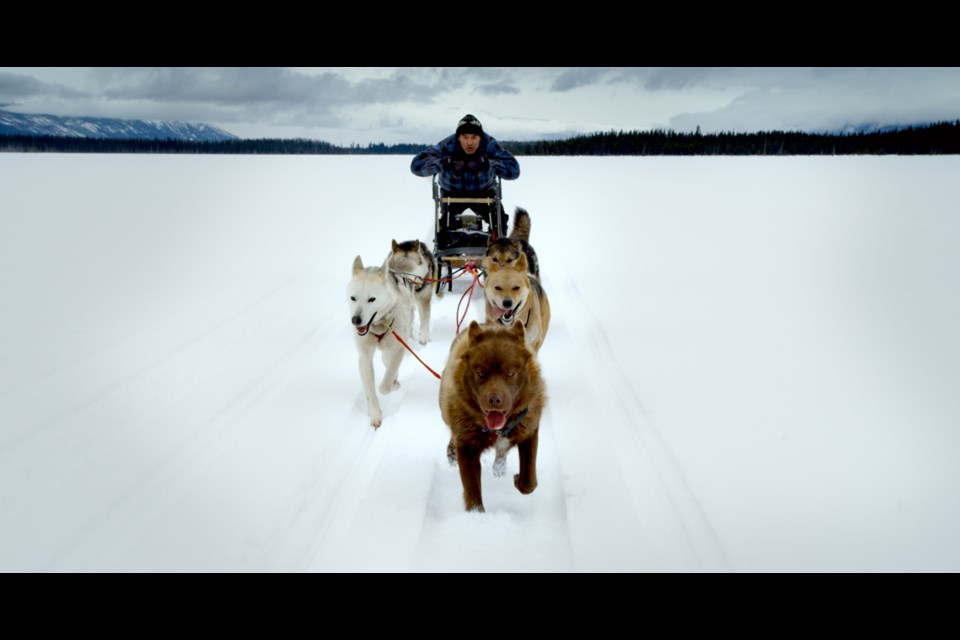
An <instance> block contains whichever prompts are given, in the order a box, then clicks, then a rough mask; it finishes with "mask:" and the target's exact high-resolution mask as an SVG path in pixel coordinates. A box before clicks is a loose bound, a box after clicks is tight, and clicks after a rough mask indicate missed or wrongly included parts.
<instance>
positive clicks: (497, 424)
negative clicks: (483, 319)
mask: <svg viewBox="0 0 960 640" xmlns="http://www.w3.org/2000/svg"><path fill="white" fill-rule="evenodd" d="M545 403H546V392H545V388H544V384H543V380H542V378H541V377H540V367H539V366H538V365H537V361H536V358H534V356H533V352H532V351H531V350H530V347H529V346H528V345H527V342H526V339H525V338H524V328H523V324H521V323H519V322H517V323H515V324H514V325H513V326H512V327H509V328H507V327H502V326H500V325H496V324H490V323H487V324H484V325H483V326H481V325H480V324H478V323H477V322H476V321H474V322H472V323H470V328H469V329H468V330H467V331H464V332H462V333H461V334H460V335H458V336H457V337H456V338H455V339H454V341H453V345H452V346H451V347H450V357H449V359H448V360H447V366H446V368H445V369H444V370H443V377H442V378H441V380H440V412H441V413H442V415H443V421H444V422H446V423H447V426H449V427H450V431H451V432H452V437H451V438H450V445H449V446H448V448H447V455H448V457H449V458H450V462H451V464H452V463H453V461H454V460H456V462H457V463H458V465H459V467H460V481H461V482H462V483H463V502H464V506H466V509H467V511H483V497H482V495H481V492H480V454H481V453H483V452H484V451H485V450H487V449H489V448H490V447H494V446H495V447H496V448H497V463H495V464H494V474H495V475H503V473H504V472H505V469H506V464H505V457H506V453H507V451H509V450H510V449H511V448H513V447H514V446H516V447H517V448H518V450H519V452H520V473H518V474H516V475H515V476H514V477H513V484H514V486H516V488H517V489H518V490H519V491H520V493H523V494H528V493H532V492H533V490H534V489H536V488H537V439H538V429H539V428H540V415H541V413H542V412H543V407H544V405H545ZM498 465H499V472H498Z"/></svg>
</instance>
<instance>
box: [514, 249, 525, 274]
mask: <svg viewBox="0 0 960 640" xmlns="http://www.w3.org/2000/svg"><path fill="white" fill-rule="evenodd" d="M527 267H528V265H527V254H525V253H524V252H523V251H521V252H520V259H519V260H517V264H516V266H515V267H514V269H516V270H517V271H526V270H527Z"/></svg>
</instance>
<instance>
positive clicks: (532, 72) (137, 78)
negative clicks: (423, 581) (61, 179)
mask: <svg viewBox="0 0 960 640" xmlns="http://www.w3.org/2000/svg"><path fill="white" fill-rule="evenodd" d="M0 108H4V109H8V110H10V111H17V112H22V113H49V114H55V115H72V116H99V117H116V118H141V119H147V120H185V121H189V122H204V123H207V124H213V125H217V126H219V127H222V128H223V129H226V130H227V131H229V132H230V133H233V134H235V135H238V136H241V137H249V138H261V137H271V138H273V137H276V138H293V137H305V138H312V139H318V140H327V141H329V142H333V143H336V144H351V143H359V144H363V145H365V144H367V143H368V142H385V143H388V144H391V143H396V142H416V143H426V142H430V143H432V142H436V141H438V140H440V139H441V138H443V137H445V136H447V135H449V134H450V133H452V132H453V130H454V128H455V127H456V124H457V121H458V120H459V119H460V118H461V117H462V116H463V115H464V114H466V113H472V114H474V115H476V116H477V117H478V118H479V119H480V120H481V122H482V123H483V126H484V129H485V130H486V131H487V132H488V133H491V134H492V135H493V136H495V137H497V138H500V139H512V140H530V139H541V138H557V137H566V136H569V135H572V134H577V133H590V132H595V131H609V130H611V129H624V130H633V129H640V130H646V129H653V128H666V129H673V130H676V131H693V130H694V129H695V128H696V127H697V126H698V125H699V126H700V127H701V129H702V130H703V131H704V132H705V133H706V132H713V131H758V130H770V129H786V130H803V131H824V130H828V131H829V130H837V129H841V128H844V127H847V126H860V125H862V124H879V125H888V124H913V123H921V122H929V121H938V120H956V119H958V118H960V68H956V67H953V68H808V67H803V68H704V67H676V68H664V67H659V68H653V67H566V68H539V67H527V68H505V67H481V68H463V67H351V68H346V67H309V68H308V67H282V68H281V67H261V68H236V67H229V68H161V67H155V68H82V67H81V68H55V67H50V68H34V67H0Z"/></svg>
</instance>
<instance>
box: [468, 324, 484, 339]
mask: <svg viewBox="0 0 960 640" xmlns="http://www.w3.org/2000/svg"><path fill="white" fill-rule="evenodd" d="M467 335H468V336H469V337H470V342H476V341H477V339H478V338H479V337H480V336H481V335H483V329H481V328H480V323H479V322H477V321H476V320H474V321H473V322H471V323H470V328H469V329H467Z"/></svg>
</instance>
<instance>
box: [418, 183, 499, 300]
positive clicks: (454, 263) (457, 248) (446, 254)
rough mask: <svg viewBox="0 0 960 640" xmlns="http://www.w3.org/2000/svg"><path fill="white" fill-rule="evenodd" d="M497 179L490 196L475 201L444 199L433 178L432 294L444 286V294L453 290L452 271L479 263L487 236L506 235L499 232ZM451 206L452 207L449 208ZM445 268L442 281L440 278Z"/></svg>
mask: <svg viewBox="0 0 960 640" xmlns="http://www.w3.org/2000/svg"><path fill="white" fill-rule="evenodd" d="M500 193H501V192H500V178H499V177H497V181H496V184H495V185H494V189H493V193H492V194H490V195H489V196H485V197H479V198H462V197H450V196H444V195H442V194H441V191H440V181H439V177H438V176H434V177H433V202H434V207H435V215H434V218H435V219H434V241H433V256H434V258H435V259H436V261H437V271H438V274H439V276H440V277H438V278H437V283H436V293H437V294H439V293H440V287H441V286H443V283H444V282H446V283H447V289H448V291H452V290H453V281H452V278H453V271H454V269H458V268H462V267H464V266H466V265H467V264H468V263H469V262H471V261H479V260H480V258H482V257H483V255H484V253H486V250H487V243H488V242H489V240H490V238H491V236H492V237H493V238H499V237H501V236H503V235H505V233H506V229H501V228H500V227H501V221H502V217H501V216H500V215H499V213H500V212H501V211H502V203H501V196H500ZM451 205H454V206H451ZM470 205H476V208H477V209H479V210H483V209H484V208H485V209H486V211H487V216H486V218H485V217H484V216H483V215H481V214H480V213H476V212H475V211H474V210H473V208H471V206H470ZM444 266H446V271H447V274H446V277H444V275H443V271H444Z"/></svg>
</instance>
